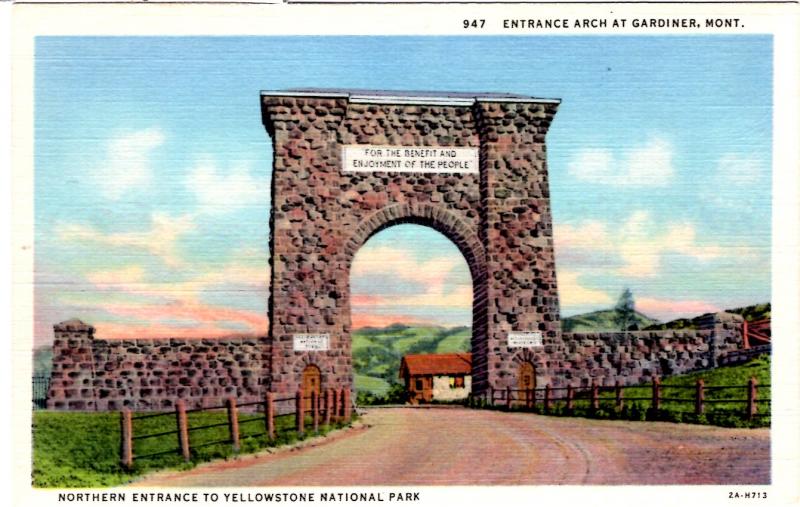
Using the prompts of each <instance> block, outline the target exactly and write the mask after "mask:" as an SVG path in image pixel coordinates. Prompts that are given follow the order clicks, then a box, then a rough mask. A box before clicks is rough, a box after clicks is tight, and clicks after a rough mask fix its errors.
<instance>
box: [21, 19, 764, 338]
mask: <svg viewBox="0 0 800 507" xmlns="http://www.w3.org/2000/svg"><path fill="white" fill-rule="evenodd" d="M292 87H327V88H330V87H343V88H348V87H349V88H368V89H370V88H371V89H395V90H403V89H412V90H439V91H476V92H477V91H482V92H483V91H493V92H512V93H519V94H527V95H532V96H537V97H546V98H560V99H561V100H562V104H561V106H560V108H559V111H558V114H557V115H556V118H555V120H554V122H553V124H552V126H551V129H550V131H549V133H548V136H547V147H548V164H549V175H550V190H551V205H552V210H553V223H554V239H555V249H556V269H557V279H558V285H559V294H560V304H561V313H562V315H564V316H567V315H574V314H578V313H582V312H586V311H592V310H597V309H604V308H608V307H610V306H613V305H614V303H615V302H616V299H617V298H618V296H619V294H620V293H621V292H622V290H623V289H624V288H626V287H628V288H630V289H631V290H632V291H633V294H634V297H635V300H636V307H637V310H639V311H641V312H643V313H645V314H647V315H649V316H652V317H654V318H658V319H660V320H669V319H672V318H676V317H681V316H691V315H696V314H700V313H705V312H709V311H716V310H721V309H725V308H732V307H736V306H742V305H747V304H752V303H757V302H765V301H769V300H770V242H771V238H770V226H771V225H770V224H771V208H770V207H771V194H770V193H771V186H770V185H771V167H772V158H771V145H772V39H771V37H770V36H756V35H748V36H700V37H671V36H663V37H639V36H637V37H630V36H629V37H604V36H599V37H595V36H581V37H577V36H576V37H561V36H559V37H554V36H551V37H488V36H482V37H196V38H192V37H39V38H38V39H37V42H36V68H35V113H34V114H35V204H34V206H35V217H34V220H35V224H34V230H35V284H36V286H35V302H34V304H35V309H34V310H35V330H34V331H35V340H36V342H37V343H46V342H47V341H48V340H50V339H51V336H52V325H53V324H54V323H57V322H60V321H63V320H66V319H69V318H80V319H81V320H84V321H85V322H88V323H91V324H92V325H94V326H95V327H96V328H97V334H98V336H101V337H106V338H123V337H142V338H145V337H167V336H169V337H199V336H203V337H213V336H225V335H231V334H239V333H248V334H249V333H256V334H264V333H266V330H267V292H268V287H269V273H268V265H267V262H268V258H269V249H268V235H269V229H268V227H269V225H268V223H269V222H268V220H269V204H270V195H269V181H270V173H271V166H272V153H271V148H270V143H269V139H268V136H267V134H266V132H265V130H264V128H263V126H262V124H261V117H260V106H259V91H260V90H264V89H284V88H292ZM351 288H352V318H353V325H354V327H362V326H367V325H374V326H381V325H387V324H390V323H393V322H405V323H426V324H436V325H443V326H455V325H470V323H471V298H472V296H471V279H470V275H469V270H468V269H467V266H466V262H465V261H464V259H463V257H462V256H461V254H460V253H459V251H458V249H457V248H456V247H455V246H454V245H453V244H452V243H451V242H450V241H449V240H448V239H446V238H445V237H444V236H442V235H441V234H439V233H438V232H436V231H434V230H432V229H428V228H425V227H421V226H413V225H401V226H395V227H392V228H389V229H387V230H385V231H383V232H381V233H379V234H378V235H376V236H374V237H373V238H372V239H370V241H368V242H367V243H366V244H365V245H364V246H363V247H362V248H361V250H360V251H359V252H358V254H357V256H356V259H355V261H354V264H353V268H352V273H351Z"/></svg>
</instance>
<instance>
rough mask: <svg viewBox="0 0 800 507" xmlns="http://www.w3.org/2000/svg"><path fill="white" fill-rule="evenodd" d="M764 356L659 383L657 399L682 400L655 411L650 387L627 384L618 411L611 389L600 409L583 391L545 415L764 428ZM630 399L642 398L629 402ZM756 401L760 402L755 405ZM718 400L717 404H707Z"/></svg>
mask: <svg viewBox="0 0 800 507" xmlns="http://www.w3.org/2000/svg"><path fill="white" fill-rule="evenodd" d="M751 377H755V378H756V385H757V386H761V387H758V388H757V393H758V394H757V407H758V411H757V412H758V414H762V416H760V417H756V418H754V419H753V420H748V419H747V417H746V413H745V412H746V407H747V402H746V400H747V388H746V386H747V383H748V381H749V379H750V378H751ZM700 378H702V379H703V381H704V383H705V387H706V390H705V400H706V405H705V410H704V413H703V414H702V415H699V416H698V415H696V414H695V413H694V410H695V405H694V396H695V383H696V382H697V380H698V379H700ZM768 385H770V356H769V355H762V356H759V357H757V358H754V359H752V360H751V361H748V362H747V363H744V364H741V365H737V366H726V367H722V368H717V369H714V370H709V371H705V372H695V373H689V374H685V375H676V376H673V377H667V378H664V379H663V380H662V384H661V397H662V398H683V399H687V400H688V401H684V402H675V401H663V400H662V401H661V404H660V410H659V411H658V412H654V411H653V410H651V400H652V393H653V391H652V384H648V385H642V386H633V387H625V388H624V395H623V400H624V409H623V410H622V411H619V410H617V409H616V407H615V395H614V392H613V388H612V389H610V390H601V391H600V396H599V398H600V408H599V410H597V411H593V410H591V408H590V405H591V402H590V400H589V395H588V392H586V391H582V392H581V393H580V395H579V396H580V397H576V399H575V400H574V401H573V410H572V411H567V409H566V403H565V402H564V401H563V400H558V401H554V402H553V404H552V408H551V411H550V412H549V414H550V415H556V416H559V415H561V416H579V417H591V418H596V419H626V420H641V421H644V420H659V421H671V422H688V423H695V424H713V425H717V426H728V427H752V428H758V427H769V426H770V403H769V402H768V401H767V400H769V399H770V398H771V394H772V393H771V389H770V388H769V387H766V386H768ZM714 386H736V387H735V388H734V389H726V390H713V389H709V388H710V387H714ZM542 396H543V395H542V393H541V392H539V393H538V400H539V401H538V402H537V403H538V404H537V405H536V408H535V409H532V410H533V411H534V412H537V413H542V412H543V407H542ZM564 396H565V393H564V392H563V391H555V392H554V393H553V397H554V398H556V397H558V398H563V397H564ZM634 398H643V399H640V400H634ZM730 399H735V400H738V401H735V402H724V400H730ZM758 400H762V401H760V402H758ZM713 401H720V403H711V402H713ZM475 403H476V404H477V405H478V406H479V407H482V406H484V404H483V403H482V402H481V401H480V400H477V401H475ZM495 403H496V406H495V407H494V408H501V409H502V408H503V406H504V405H505V404H504V402H503V401H498V400H495ZM512 410H530V409H524V408H522V407H514V408H513V409H512Z"/></svg>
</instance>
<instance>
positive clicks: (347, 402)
mask: <svg viewBox="0 0 800 507" xmlns="http://www.w3.org/2000/svg"><path fill="white" fill-rule="evenodd" d="M343 398H344V422H347V423H349V422H350V418H351V417H352V415H353V414H352V410H353V407H352V406H351V405H350V388H349V387H348V388H346V389H345V390H344V397H343Z"/></svg>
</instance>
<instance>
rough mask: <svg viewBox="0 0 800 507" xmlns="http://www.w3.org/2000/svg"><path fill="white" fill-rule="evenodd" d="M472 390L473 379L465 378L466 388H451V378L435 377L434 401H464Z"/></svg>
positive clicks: (446, 376) (444, 376)
mask: <svg viewBox="0 0 800 507" xmlns="http://www.w3.org/2000/svg"><path fill="white" fill-rule="evenodd" d="M471 390H472V377H471V376H469V375H466V376H465V377H464V387H457V388H452V387H450V376H449V375H442V376H434V377H433V399H434V400H437V401H452V400H463V399H464V398H466V397H467V396H469V393H470V391H471Z"/></svg>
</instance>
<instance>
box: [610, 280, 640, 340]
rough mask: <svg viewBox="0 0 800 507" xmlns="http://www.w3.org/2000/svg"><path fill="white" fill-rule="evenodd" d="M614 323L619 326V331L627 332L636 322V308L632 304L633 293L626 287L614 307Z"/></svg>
mask: <svg viewBox="0 0 800 507" xmlns="http://www.w3.org/2000/svg"><path fill="white" fill-rule="evenodd" d="M614 313H615V315H614V322H615V323H616V324H617V325H618V326H619V329H620V331H627V330H628V328H630V327H631V325H633V324H634V323H635V322H636V307H635V303H634V302H633V292H631V290H630V289H628V288H627V287H626V288H625V290H624V291H622V294H621V295H620V296H619V299H618V300H617V306H615V307H614Z"/></svg>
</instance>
